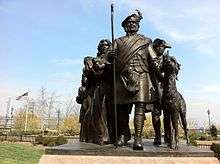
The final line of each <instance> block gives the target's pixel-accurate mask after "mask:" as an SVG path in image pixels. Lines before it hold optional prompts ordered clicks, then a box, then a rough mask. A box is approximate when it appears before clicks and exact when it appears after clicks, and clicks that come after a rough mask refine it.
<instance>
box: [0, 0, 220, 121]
mask: <svg viewBox="0 0 220 164" xmlns="http://www.w3.org/2000/svg"><path fill="white" fill-rule="evenodd" d="M111 2H112V1H110V0H109V1H108V0H97V1H94V0H79V1H74V0H65V1H60V0H38V1H30V0H0V21H1V26H0V63H1V64H0V77H1V83H0V114H1V113H2V114H4V113H5V108H6V107H5V104H6V101H7V99H8V97H12V99H14V98H15V97H16V96H18V95H20V94H22V93H23V92H25V91H26V90H28V91H29V92H30V94H31V95H30V96H32V97H33V98H34V97H36V95H37V94H38V91H39V89H40V88H41V87H42V86H44V87H46V88H47V89H48V90H49V91H55V92H56V93H57V94H58V95H59V96H60V97H62V98H63V99H65V98H67V97H70V96H73V97H74V96H75V95H76V92H77V89H78V86H79V85H80V78H81V72H82V64H83V63H82V60H83V57H85V56H88V55H90V56H95V54H96V47H97V44H98V42H99V40H100V39H103V38H108V39H111V38H110V37H111V33H110V3H111ZM114 3H115V37H119V36H122V35H124V31H123V29H122V27H121V25H120V24H121V21H122V20H123V19H124V18H125V17H126V16H127V15H129V14H132V13H133V12H134V11H135V9H139V10H140V11H141V12H143V17H144V18H143V20H142V21H141V28H140V33H142V34H144V35H146V36H148V37H150V38H152V39H154V38H156V37H159V38H163V39H165V40H167V41H168V42H169V43H170V44H171V45H172V47H173V48H172V49H171V50H170V53H171V54H172V55H174V56H175V57H176V58H177V60H178V61H179V62H180V63H181V64H182V67H181V72H180V74H179V81H178V89H179V91H180V92H181V93H182V94H183V96H184V97H185V99H186V102H187V109H188V114H187V115H188V118H193V119H198V120H199V121H200V122H201V123H203V122H204V121H207V113H206V111H207V109H210V110H211V119H212V121H213V122H215V123H217V124H220V112H219V111H220V101H219V100H220V72H219V70H220V63H219V62H220V48H219V45H220V44H219V43H220V41H219V39H220V14H219V7H220V1H218V0H210V1H205V0H193V1H186V2H183V1H181V2H180V1H166V2H165V1H155V0H154V1H153V0H149V1H141V0H137V1H132V0H120V1H116V0H115V1H114ZM14 103H15V101H14Z"/></svg>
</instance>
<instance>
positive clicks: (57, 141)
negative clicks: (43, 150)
mask: <svg viewBox="0 0 220 164" xmlns="http://www.w3.org/2000/svg"><path fill="white" fill-rule="evenodd" d="M65 143H67V139H66V138H65V137H64V136H58V137H52V136H44V137H43V136H42V135H39V136H37V137H36V139H35V144H42V145H44V146H58V145H62V144H65Z"/></svg>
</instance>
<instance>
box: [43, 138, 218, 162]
mask: <svg viewBox="0 0 220 164" xmlns="http://www.w3.org/2000/svg"><path fill="white" fill-rule="evenodd" d="M152 143H153V142H152V141H151V140H144V150H143V151H134V150H133V149H132V142H130V143H128V146H126V147H120V148H115V146H114V145H104V146H99V145H96V144H90V143H81V142H78V141H75V142H74V143H72V144H65V145H61V146H57V147H51V148H47V149H46V150H45V152H46V155H44V156H42V158H41V159H40V163H41V164H50V163H52V164H63V163H65V164H70V163H71V164H72V163H76V164H90V163H91V164H93V163H94V164H110V163H111V164H112V163H113V164H119V163H120V164H123V163H125V164H139V163H140V164H145V163H146V164H150V163H156V164H166V163H178V164H195V163H198V164H209V163H210V164H215V163H216V164H217V163H218V160H217V158H215V157H214V153H213V152H212V151H211V150H209V149H201V148H197V147H194V146H187V145H185V144H181V145H180V148H179V149H178V150H171V149H169V148H167V147H166V145H161V146H159V147H156V146H153V144H152Z"/></svg>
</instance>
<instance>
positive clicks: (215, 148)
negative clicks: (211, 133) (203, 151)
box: [210, 143, 220, 159]
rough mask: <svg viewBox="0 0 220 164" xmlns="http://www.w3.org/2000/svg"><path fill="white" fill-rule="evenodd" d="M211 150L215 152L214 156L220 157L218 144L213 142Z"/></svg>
mask: <svg viewBox="0 0 220 164" xmlns="http://www.w3.org/2000/svg"><path fill="white" fill-rule="evenodd" d="M210 149H211V150H212V151H214V153H215V157H216V158H218V159H220V144H215V143H213V144H212V145H211V147H210Z"/></svg>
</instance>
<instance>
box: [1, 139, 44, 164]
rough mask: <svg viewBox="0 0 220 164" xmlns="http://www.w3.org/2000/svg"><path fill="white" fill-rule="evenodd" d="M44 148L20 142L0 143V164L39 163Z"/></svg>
mask: <svg viewBox="0 0 220 164" xmlns="http://www.w3.org/2000/svg"><path fill="white" fill-rule="evenodd" d="M43 154H44V149H43V148H39V147H35V146H32V145H25V144H18V143H0V164H34V163H38V162H39V159H40V157H41V156H42V155H43Z"/></svg>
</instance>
